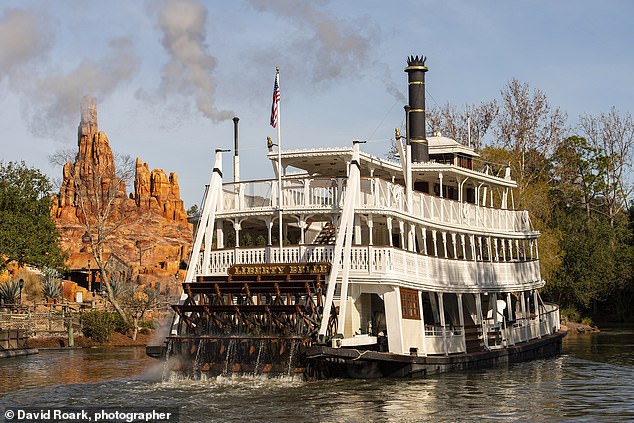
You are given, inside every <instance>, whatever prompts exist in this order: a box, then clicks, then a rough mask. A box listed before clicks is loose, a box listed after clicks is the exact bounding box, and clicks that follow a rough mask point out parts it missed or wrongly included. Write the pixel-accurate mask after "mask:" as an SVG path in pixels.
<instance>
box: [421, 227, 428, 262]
mask: <svg viewBox="0 0 634 423" xmlns="http://www.w3.org/2000/svg"><path fill="white" fill-rule="evenodd" d="M422 232H423V253H424V254H425V255H427V228H426V227H424V226H423V229H422Z"/></svg>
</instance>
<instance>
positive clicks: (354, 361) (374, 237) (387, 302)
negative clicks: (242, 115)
mask: <svg viewBox="0 0 634 423" xmlns="http://www.w3.org/2000/svg"><path fill="white" fill-rule="evenodd" d="M425 60H426V59H425V58H424V57H410V58H408V60H407V67H406V68H405V72H406V73H407V75H408V91H409V105H408V106H406V107H405V111H406V135H405V136H404V137H402V136H401V135H400V133H399V131H398V130H397V131H396V134H395V141H396V146H397V147H398V153H399V158H400V160H399V161H391V160H386V159H382V158H378V157H375V156H373V155H370V154H367V153H365V152H363V151H362V148H361V147H362V145H363V143H362V142H360V141H354V142H352V145H350V146H344V147H334V148H327V147H324V148H312V149H305V150H283V151H282V150H280V149H279V148H277V149H276V148H275V147H276V146H275V144H273V143H272V142H271V141H270V140H269V146H268V147H269V152H268V158H269V159H270V160H271V164H272V166H273V172H274V174H275V178H271V179H262V180H255V181H241V180H240V178H239V170H238V169H239V160H238V154H237V151H238V149H237V123H238V119H237V118H235V119H234V124H235V138H236V141H235V142H236V148H235V151H234V180H233V181H232V182H223V178H224V175H223V171H222V169H223V163H222V161H223V160H222V159H223V152H222V151H220V150H217V151H216V154H215V158H214V160H215V161H214V163H213V167H212V169H213V171H212V172H211V178H210V181H209V184H208V186H207V188H206V192H205V196H204V201H203V207H202V212H201V214H200V216H199V218H198V221H197V226H196V229H195V240H194V245H193V250H192V251H193V253H192V257H191V261H190V263H189V268H188V272H187V276H186V279H185V281H184V283H183V284H182V289H183V291H182V296H181V298H180V301H179V302H178V304H174V305H173V306H172V307H173V309H174V311H175V318H174V321H173V324H172V326H171V328H170V333H169V335H168V336H167V338H166V340H165V343H164V345H162V346H155V347H152V346H150V347H148V349H147V352H148V354H149V355H152V356H155V357H165V356H167V360H168V362H170V363H171V364H170V367H171V368H172V369H174V370H180V371H182V372H185V373H189V374H194V375H200V374H207V375H218V374H231V373H250V374H270V375H273V374H285V373H288V374H296V373H299V374H302V375H304V376H305V377H308V378H329V377H352V378H372V377H421V376H425V375H428V374H431V373H436V372H441V371H449V370H463V369H471V368H479V367H485V366H491V365H496V364H501V363H507V362H516V361H522V360H528V359H534V358H541V357H546V356H550V355H555V354H559V353H560V352H561V345H562V338H563V336H565V332H562V331H561V329H560V320H559V309H558V307H557V305H555V304H549V303H545V302H543V301H542V299H541V297H540V294H539V290H540V288H542V287H543V286H544V283H545V282H544V280H543V279H542V277H541V275H540V268H539V249H538V244H537V240H538V237H539V233H538V232H537V231H535V230H534V229H533V228H532V226H531V222H530V219H529V214H528V212H527V211H525V210H514V209H513V208H514V207H513V205H514V204H513V203H514V201H513V194H512V192H513V191H512V190H513V189H514V188H516V186H517V184H516V182H515V181H514V180H513V179H512V177H511V172H510V167H507V166H502V167H497V168H496V167H495V166H494V165H491V164H487V163H484V162H482V161H481V160H479V159H478V158H479V155H478V154H477V152H476V151H474V149H473V148H471V147H470V146H468V145H463V144H460V143H458V142H456V141H455V140H453V139H450V138H447V137H443V136H441V135H440V134H439V133H435V134H434V136H427V134H426V122H425V73H426V72H427V71H428V68H427V67H426V65H425ZM276 86H277V85H276ZM274 98H275V96H274Z"/></svg>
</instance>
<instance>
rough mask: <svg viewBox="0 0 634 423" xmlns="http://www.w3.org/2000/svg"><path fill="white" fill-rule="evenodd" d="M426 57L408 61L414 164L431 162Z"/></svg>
mask: <svg viewBox="0 0 634 423" xmlns="http://www.w3.org/2000/svg"><path fill="white" fill-rule="evenodd" d="M426 60H427V58H426V57H425V56H421V57H418V56H416V57H414V56H410V57H409V58H408V59H407V67H406V68H405V72H407V84H408V91H409V108H410V109H409V133H408V134H407V138H408V140H409V142H410V144H411V145H412V162H417V163H420V162H427V161H429V147H428V145H427V135H426V134H425V72H427V71H428V70H429V69H428V68H427V67H426V66H425V61H426Z"/></svg>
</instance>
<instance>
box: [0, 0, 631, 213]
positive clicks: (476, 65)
mask: <svg viewBox="0 0 634 423" xmlns="http://www.w3.org/2000/svg"><path fill="white" fill-rule="evenodd" d="M633 17H634V3H632V2H630V1H626V0H623V1H605V2H596V1H570V0H562V1H524V2H511V1H504V2H503V1H477V2H476V1H442V2H441V1H421V0H418V1H415V0H411V1H393V2H387V1H376V0H366V1H326V0H322V1H306V2H302V1H291V0H249V1H246V0H245V1H194V0H186V1H185V0H182V1H176V0H171V1H167V2H166V1H149V0H146V1H127V0H112V1H107V2H104V1H96V0H95V1H84V0H59V1H28V0H20V1H17V0H16V1H12V0H5V1H3V2H2V3H1V5H0V159H2V160H5V161H9V160H24V161H26V162H27V163H28V164H30V165H33V166H37V167H39V168H41V169H42V170H43V171H44V172H45V173H47V174H49V175H50V176H51V177H55V178H57V177H59V176H60V175H61V169H56V168H53V167H52V166H50V165H49V164H48V155H50V154H51V153H53V152H55V151H56V150H58V149H60V148H69V147H74V146H75V145H76V128H77V124H78V122H79V98H80V97H81V95H82V94H85V93H91V94H93V95H95V96H96V97H97V100H98V112H99V124H100V129H101V130H103V131H105V132H106V134H107V135H108V138H109V139H110V142H111V146H112V148H113V149H114V150H116V151H118V152H121V153H127V154H130V155H131V156H133V157H141V158H142V159H143V160H144V161H145V162H147V163H148V164H149V166H150V167H151V168H163V169H165V170H166V171H167V172H170V171H176V172H177V173H178V175H179V181H180V185H181V192H182V195H183V199H184V200H185V203H186V206H187V207H189V206H191V205H192V204H193V203H196V202H199V201H200V198H201V196H202V190H203V188H204V184H205V183H206V182H207V180H208V178H209V172H210V170H211V156H212V152H213V150H214V149H215V148H217V147H221V148H230V147H231V146H232V145H233V122H232V121H231V119H230V117H232V116H233V115H234V114H236V115H238V116H239V117H240V152H241V160H242V179H251V178H262V177H271V176H272V172H271V167H270V165H269V163H268V162H267V161H266V160H265V159H264V156H265V153H266V148H265V139H266V136H267V135H270V136H271V137H272V138H275V130H273V128H271V127H270V126H269V125H268V121H269V113H270V106H271V92H272V87H273V78H274V73H275V66H276V65H279V66H280V68H281V75H280V85H281V92H282V112H281V114H282V124H281V125H282V146H283V148H302V147H306V146H345V145H350V144H351V142H352V140H354V139H364V140H370V142H369V143H368V144H365V146H364V149H365V150H367V151H369V152H370V153H373V154H376V155H383V154H384V152H385V151H386V150H387V149H388V148H389V138H390V137H391V136H392V134H393V130H394V127H396V126H400V125H401V124H402V121H403V109H402V107H403V104H404V96H405V94H406V75H405V73H404V72H403V68H404V67H405V59H406V57H407V56H408V55H411V54H424V55H426V56H427V57H428V60H427V65H428V67H429V69H430V71H429V73H428V74H427V90H428V106H433V105H436V104H438V105H443V104H445V103H447V102H449V103H452V104H455V105H457V106H463V105H465V104H474V103H479V102H481V101H483V100H490V99H493V98H498V96H499V92H500V89H501V88H502V87H503V86H504V85H505V84H506V82H507V81H509V80H510V79H512V78H517V79H519V80H521V81H525V82H528V83H529V84H530V87H531V88H533V89H535V88H537V89H540V90H542V91H544V92H545V93H546V95H547V96H548V98H549V100H550V102H551V104H552V105H553V106H558V107H560V108H561V109H562V110H563V111H565V112H566V113H567V114H568V117H569V124H570V125H574V124H576V122H577V118H578V116H579V115H580V114H582V113H591V114H597V113H600V112H603V111H607V110H608V109H609V108H610V107H612V106H615V107H616V108H617V109H618V110H620V111H621V112H623V113H631V112H632V111H633V109H634V107H633V104H634V100H633V99H634V78H633V76H634V72H633V71H632V69H633V67H634V53H633V51H634V50H633V48H632V45H633V44H634V25H632V24H631V19H632V18H633ZM227 117H229V119H226V118H227ZM224 165H225V175H228V177H227V178H226V179H227V180H230V177H231V176H230V175H231V174H232V173H231V158H230V156H229V155H227V158H226V160H225V164H224Z"/></svg>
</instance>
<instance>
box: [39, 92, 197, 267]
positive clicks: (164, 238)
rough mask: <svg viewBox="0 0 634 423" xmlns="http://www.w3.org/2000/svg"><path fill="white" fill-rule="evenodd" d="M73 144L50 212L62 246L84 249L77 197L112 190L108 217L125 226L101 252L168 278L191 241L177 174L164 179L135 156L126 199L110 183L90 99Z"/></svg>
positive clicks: (105, 146) (112, 175)
mask: <svg viewBox="0 0 634 423" xmlns="http://www.w3.org/2000/svg"><path fill="white" fill-rule="evenodd" d="M77 144H78V152H77V155H76V157H75V161H74V163H73V162H70V161H69V162H67V163H66V164H64V167H63V171H62V175H63V181H62V184H61V187H60V193H59V196H58V197H57V199H56V201H55V202H54V205H53V207H52V210H51V215H52V216H53V217H54V219H55V221H56V224H57V227H58V230H59V231H60V234H61V241H62V242H61V243H62V248H63V249H64V250H65V251H67V252H68V253H76V252H79V251H80V250H81V249H82V248H83V247H84V246H83V245H82V242H81V237H82V235H83V234H84V232H85V227H84V225H82V224H81V222H82V221H83V220H84V215H83V212H82V210H81V207H80V201H79V198H78V195H79V194H80V193H81V192H87V193H88V196H90V195H94V190H95V189H96V188H98V187H101V188H102V189H115V190H116V194H115V197H116V198H115V201H114V205H115V210H113V213H114V215H115V218H121V217H126V219H125V220H126V222H125V224H124V225H123V226H121V228H120V229H119V230H118V232H117V235H116V236H114V237H112V238H111V239H109V240H108V245H107V246H106V248H107V249H108V250H110V251H112V252H114V253H116V254H117V256H119V257H121V258H122V259H124V260H125V261H126V262H128V264H130V265H131V266H132V267H133V268H135V269H136V270H137V271H139V272H141V271H143V272H145V273H150V274H155V275H159V276H160V275H161V274H163V276H164V275H165V274H166V273H169V274H170V275H172V276H173V275H174V273H175V272H176V269H178V265H179V263H180V262H181V261H183V260H186V258H187V257H186V256H187V253H188V251H189V248H190V245H191V241H192V229H191V225H190V224H189V223H187V213H186V212H185V208H184V204H183V201H182V200H181V198H180V188H179V186H178V177H177V176H176V174H175V173H171V174H170V176H169V178H168V177H167V176H166V174H165V172H164V171H163V170H161V169H154V170H152V171H150V170H149V167H148V165H147V163H143V161H142V160H141V159H139V158H137V159H136V168H135V177H134V193H130V195H129V196H128V195H127V194H126V187H125V184H124V183H120V184H119V185H115V184H116V183H117V182H118V179H117V178H116V171H117V169H116V167H115V159H114V155H113V153H112V149H111V148H110V143H109V141H108V138H107V137H106V135H105V133H104V132H101V131H99V127H98V122H97V106H96V101H95V99H94V98H92V97H84V99H83V102H82V106H81V121H80V123H79V127H78V130H77ZM80 188H81V189H80ZM157 277H158V276H157ZM145 279H147V278H145Z"/></svg>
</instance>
